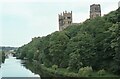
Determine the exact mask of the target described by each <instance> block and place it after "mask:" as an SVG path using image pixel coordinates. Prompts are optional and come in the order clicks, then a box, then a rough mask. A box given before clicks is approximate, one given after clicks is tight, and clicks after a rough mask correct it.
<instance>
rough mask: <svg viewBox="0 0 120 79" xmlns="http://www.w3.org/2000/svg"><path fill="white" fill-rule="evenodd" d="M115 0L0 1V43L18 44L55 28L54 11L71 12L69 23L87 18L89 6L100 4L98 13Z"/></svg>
mask: <svg viewBox="0 0 120 79" xmlns="http://www.w3.org/2000/svg"><path fill="white" fill-rule="evenodd" d="M118 1H119V0H69V1H68V0H0V46H17V47H18V46H22V45H24V44H27V43H28V42H30V41H31V39H32V38H33V37H38V36H40V37H41V36H46V35H48V34H50V33H52V32H55V31H58V14H60V13H62V12H63V11H65V10H66V11H73V22H75V23H79V22H83V21H84V20H86V19H87V18H89V9H90V8H89V6H90V5H91V4H101V9H102V15H104V14H107V13H109V12H110V11H113V10H116V9H117V8H118Z"/></svg>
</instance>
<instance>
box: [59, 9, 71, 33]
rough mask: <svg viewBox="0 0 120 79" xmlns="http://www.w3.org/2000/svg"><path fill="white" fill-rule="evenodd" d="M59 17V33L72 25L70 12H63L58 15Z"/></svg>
mask: <svg viewBox="0 0 120 79" xmlns="http://www.w3.org/2000/svg"><path fill="white" fill-rule="evenodd" d="M58 16H59V31H62V30H64V29H65V28H67V27H68V26H69V25H71V24H72V11H71V12H67V11H65V12H63V14H60V15H58Z"/></svg>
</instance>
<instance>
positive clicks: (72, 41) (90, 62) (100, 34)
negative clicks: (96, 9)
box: [16, 8, 120, 77]
mask: <svg viewBox="0 0 120 79" xmlns="http://www.w3.org/2000/svg"><path fill="white" fill-rule="evenodd" d="M16 56H17V57H18V58H21V59H28V60H29V61H32V60H36V61H37V62H38V63H39V64H43V65H44V66H41V67H43V68H45V69H46V70H47V71H48V72H56V73H62V75H63V74H67V75H69V73H70V74H71V75H75V76H77V75H76V73H77V74H79V75H81V76H84V77H86V76H91V73H93V74H94V73H95V74H99V75H102V76H103V75H104V74H105V73H112V74H115V75H120V73H119V71H120V8H119V9H117V10H116V11H112V12H110V13H109V14H107V15H105V16H103V17H97V18H95V19H87V20H86V21H85V22H83V23H82V24H81V25H73V26H70V27H68V28H66V29H65V30H63V31H60V32H58V31H57V32H54V33H52V34H50V35H47V36H45V37H36V38H33V39H32V41H31V42H30V43H28V44H26V45H24V46H22V47H20V48H18V50H17V54H16ZM71 71H72V72H71ZM64 72H66V73H64ZM86 74H87V75H86ZM97 76H98V75H97ZM109 76H111V74H110V75H109Z"/></svg>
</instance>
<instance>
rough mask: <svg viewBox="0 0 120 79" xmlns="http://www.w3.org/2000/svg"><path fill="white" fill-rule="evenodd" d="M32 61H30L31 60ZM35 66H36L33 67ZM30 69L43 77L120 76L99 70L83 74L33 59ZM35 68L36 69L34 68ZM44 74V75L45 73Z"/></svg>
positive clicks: (89, 78)
mask: <svg viewBox="0 0 120 79" xmlns="http://www.w3.org/2000/svg"><path fill="white" fill-rule="evenodd" d="M29 63H30V62H29ZM32 66H34V67H32ZM29 68H30V70H32V72H34V73H35V72H36V74H39V75H42V76H43V77H65V78H69V77H70V78H73V77H74V78H83V77H84V78H85V79H87V78H88V79H91V78H92V79H93V78H96V77H97V78H101V77H102V78H104V77H105V78H115V79H116V78H118V77H119V76H117V75H114V74H111V73H108V72H106V73H104V74H102V75H100V74H98V72H97V71H93V72H91V75H89V76H81V74H80V73H77V72H74V71H70V70H68V69H65V68H53V67H49V68H48V67H46V66H44V65H43V64H39V62H37V61H33V62H32V63H31V67H30V66H29ZM33 68H34V69H33ZM41 73H42V74H41ZM43 74H44V75H43Z"/></svg>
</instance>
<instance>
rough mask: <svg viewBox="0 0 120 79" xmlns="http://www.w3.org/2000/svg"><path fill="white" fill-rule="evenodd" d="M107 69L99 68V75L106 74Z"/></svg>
mask: <svg viewBox="0 0 120 79" xmlns="http://www.w3.org/2000/svg"><path fill="white" fill-rule="evenodd" d="M105 73H106V72H105V70H104V69H102V70H99V71H98V72H97V74H98V75H99V76H103V75H105Z"/></svg>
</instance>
